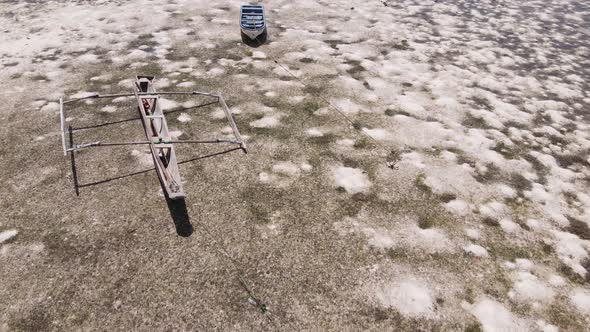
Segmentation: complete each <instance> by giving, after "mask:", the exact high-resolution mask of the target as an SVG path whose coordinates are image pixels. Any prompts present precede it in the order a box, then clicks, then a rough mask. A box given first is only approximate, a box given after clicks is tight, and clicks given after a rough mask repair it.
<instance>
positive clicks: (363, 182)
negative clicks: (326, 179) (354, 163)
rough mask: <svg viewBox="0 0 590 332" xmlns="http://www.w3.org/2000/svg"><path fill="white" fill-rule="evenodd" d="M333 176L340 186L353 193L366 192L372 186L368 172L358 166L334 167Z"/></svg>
mask: <svg viewBox="0 0 590 332" xmlns="http://www.w3.org/2000/svg"><path fill="white" fill-rule="evenodd" d="M332 177H333V178H334V181H335V182H336V185H337V186H338V187H342V188H344V189H345V190H346V191H347V192H348V193H351V194H356V193H361V192H366V191H368V190H369V188H370V187H371V182H370V181H369V177H368V176H367V174H365V172H364V171H362V170H360V169H358V168H351V167H335V168H333V169H332Z"/></svg>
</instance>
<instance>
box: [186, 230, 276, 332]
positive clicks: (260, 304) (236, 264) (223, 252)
mask: <svg viewBox="0 0 590 332" xmlns="http://www.w3.org/2000/svg"><path fill="white" fill-rule="evenodd" d="M196 224H197V225H199V226H200V227H201V228H202V229H203V230H204V231H205V232H206V233H207V234H208V235H209V237H210V238H211V239H212V240H213V241H214V242H215V243H216V247H215V251H217V252H218V253H219V254H221V255H222V256H224V257H225V258H227V259H228V260H229V262H231V265H232V266H230V264H228V263H227V262H224V261H223V260H222V262H223V264H224V265H225V267H226V268H228V269H230V270H231V269H233V270H235V271H236V272H237V276H238V281H239V282H240V285H241V286H242V287H243V288H244V289H245V290H246V292H247V293H248V296H249V297H250V298H249V299H248V302H249V303H251V304H253V305H255V306H256V307H257V308H258V309H260V311H261V312H262V313H263V314H264V316H265V317H266V318H267V320H268V321H269V322H270V323H271V324H272V325H273V327H274V328H275V329H276V330H280V329H279V326H278V325H277V323H276V322H275V321H274V320H273V319H272V317H271V316H270V313H269V311H268V308H267V306H266V304H265V303H263V302H262V301H260V300H259V298H258V297H257V296H256V294H255V293H254V291H252V288H251V287H250V286H249V284H248V282H247V281H246V279H245V277H244V271H243V270H242V269H241V268H240V264H239V262H238V261H237V260H236V259H234V258H233V257H231V255H230V254H229V253H228V252H227V250H226V249H225V247H224V246H223V244H221V243H220V241H218V240H217V238H216V236H215V235H214V234H213V232H211V231H210V230H209V228H208V227H207V226H206V225H204V224H203V223H201V222H200V221H196ZM250 301H251V302H250Z"/></svg>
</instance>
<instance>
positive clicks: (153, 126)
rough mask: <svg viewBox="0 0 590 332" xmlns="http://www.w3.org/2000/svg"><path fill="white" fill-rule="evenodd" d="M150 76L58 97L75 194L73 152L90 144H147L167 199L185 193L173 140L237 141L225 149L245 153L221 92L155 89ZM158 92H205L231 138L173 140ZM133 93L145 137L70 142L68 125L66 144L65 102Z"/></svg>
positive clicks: (208, 142) (182, 93)
mask: <svg viewBox="0 0 590 332" xmlns="http://www.w3.org/2000/svg"><path fill="white" fill-rule="evenodd" d="M153 82H154V77H153V76H137V77H136V79H135V81H134V82H133V92H132V93H119V94H105V95H100V94H92V95H89V96H85V97H81V98H75V99H69V100H64V98H60V100H59V105H60V110H59V114H60V123H61V139H62V147H63V153H64V156H67V155H68V153H69V154H71V157H72V172H73V175H74V186H75V189H76V194H77V195H79V194H80V193H79V188H80V187H82V185H79V184H78V180H77V176H76V170H75V166H74V165H75V163H74V161H73V160H74V153H75V152H76V151H78V150H81V149H86V148H93V147H109V146H123V145H149V147H150V150H151V154H152V157H153V161H154V166H155V170H156V172H157V174H158V178H159V179H160V183H161V184H162V188H163V190H164V193H165V195H166V197H168V198H170V199H173V200H175V199H183V198H185V197H186V193H185V192H184V190H183V188H182V183H181V179H180V172H179V170H178V164H179V162H178V160H177V158H176V152H175V151H174V144H212V143H224V144H233V145H237V147H236V148H233V149H230V150H227V152H229V151H234V150H237V149H241V150H242V151H243V152H244V153H247V148H246V143H245V142H244V140H243V139H242V137H241V136H240V132H239V130H238V127H237V125H236V123H235V121H234V119H233V116H232V112H231V110H230V109H229V107H228V106H227V104H226V102H225V100H224V99H223V96H222V95H221V94H214V93H207V92H201V91H180V92H175V91H170V92H156V89H155V88H154V84H153ZM161 95H197V96H208V97H213V98H216V99H217V103H219V105H220V106H221V108H222V109H223V111H224V113H225V116H226V118H227V120H228V122H229V125H230V127H231V129H232V132H233V136H234V138H233V139H226V138H214V139H205V140H175V139H173V138H172V136H171V135H170V132H169V131H168V124H167V122H166V117H165V114H164V112H163V111H162V108H161V107H160V96H161ZM132 96H135V98H136V99H137V109H138V111H139V115H140V118H139V119H141V122H142V125H143V129H144V131H145V137H146V140H145V141H139V142H102V141H96V142H88V143H81V144H74V142H73V135H72V132H73V131H74V130H76V129H75V128H72V127H69V128H68V129H67V130H69V144H67V143H68V142H67V141H68V140H67V139H66V136H67V133H66V127H65V119H66V109H65V106H66V105H68V104H71V103H75V102H79V101H83V100H86V99H101V98H118V97H132Z"/></svg>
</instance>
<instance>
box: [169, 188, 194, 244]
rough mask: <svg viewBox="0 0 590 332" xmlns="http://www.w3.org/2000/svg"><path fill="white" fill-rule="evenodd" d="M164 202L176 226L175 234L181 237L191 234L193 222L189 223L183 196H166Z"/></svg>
mask: <svg viewBox="0 0 590 332" xmlns="http://www.w3.org/2000/svg"><path fill="white" fill-rule="evenodd" d="M166 204H168V210H170V216H171V217H172V221H173V222H174V227H176V234H178V235H180V236H182V237H189V236H191V235H192V234H193V224H191V221H190V217H189V215H188V210H187V208H186V200H185V199H184V198H179V199H170V198H168V197H166Z"/></svg>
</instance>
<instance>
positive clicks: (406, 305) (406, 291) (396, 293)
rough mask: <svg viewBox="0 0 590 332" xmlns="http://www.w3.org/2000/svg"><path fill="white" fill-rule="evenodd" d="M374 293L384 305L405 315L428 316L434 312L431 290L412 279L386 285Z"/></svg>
mask: <svg viewBox="0 0 590 332" xmlns="http://www.w3.org/2000/svg"><path fill="white" fill-rule="evenodd" d="M376 295H377V299H378V300H379V302H380V303H381V304H382V305H383V306H384V307H387V308H395V309H396V310H397V311H399V312H400V313H401V314H402V315H404V316H407V317H429V316H431V315H432V314H433V313H434V297H433V294H432V291H431V290H430V289H429V288H428V287H426V286H425V285H424V284H422V283H419V282H417V281H416V280H413V279H409V280H405V281H402V282H399V283H392V284H390V285H387V286H385V287H383V288H382V289H379V290H378V291H377V294H376Z"/></svg>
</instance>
